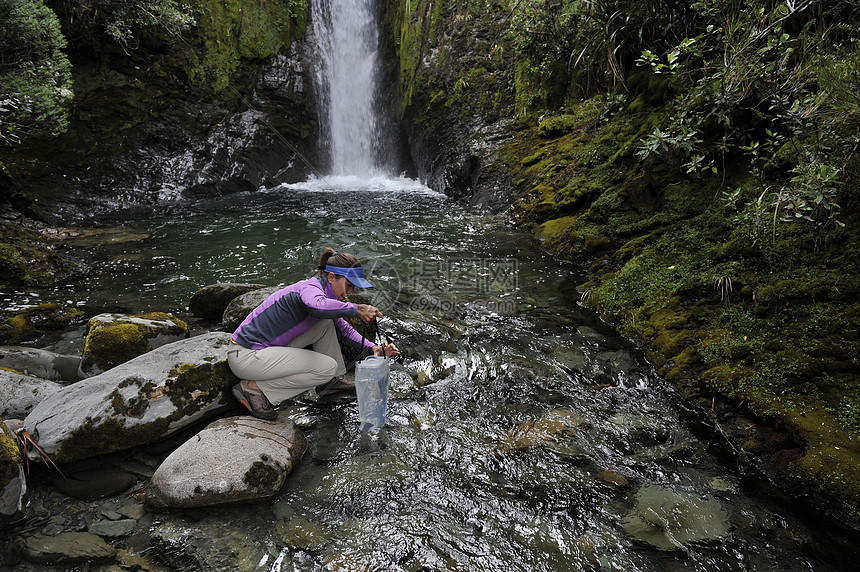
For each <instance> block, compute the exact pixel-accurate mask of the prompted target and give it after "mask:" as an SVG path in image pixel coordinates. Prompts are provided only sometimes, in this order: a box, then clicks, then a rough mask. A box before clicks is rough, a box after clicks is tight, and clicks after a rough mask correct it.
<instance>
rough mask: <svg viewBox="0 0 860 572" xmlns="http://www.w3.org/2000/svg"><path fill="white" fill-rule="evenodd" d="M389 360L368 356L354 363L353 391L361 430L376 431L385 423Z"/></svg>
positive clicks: (366, 431)
mask: <svg viewBox="0 0 860 572" xmlns="http://www.w3.org/2000/svg"><path fill="white" fill-rule="evenodd" d="M390 370H391V360H389V359H387V358H384V357H380V356H369V357H366V358H365V359H363V360H361V361H360V362H358V363H357V364H355V391H356V397H357V398H358V419H359V424H360V427H361V431H362V432H365V433H376V432H377V431H379V430H380V429H381V428H382V426H383V425H385V421H386V419H385V412H386V408H387V405H388V374H389V372H390Z"/></svg>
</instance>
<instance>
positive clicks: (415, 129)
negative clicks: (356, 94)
mask: <svg viewBox="0 0 860 572" xmlns="http://www.w3.org/2000/svg"><path fill="white" fill-rule="evenodd" d="M507 15H508V11H507V10H506V9H504V7H503V4H502V3H499V2H491V3H489V4H488V5H487V6H478V5H470V4H469V3H452V2H431V1H428V0H417V1H415V2H398V1H389V2H387V10H386V13H385V15H384V22H385V24H384V30H383V31H384V33H383V38H386V39H387V40H388V41H389V42H391V45H390V46H389V51H390V52H393V53H394V58H396V59H393V60H392V61H390V63H389V64H388V67H395V66H396V68H397V70H398V78H399V81H398V85H397V87H398V91H399V96H400V97H399V99H400V103H401V114H402V123H403V131H404V133H405V138H406V141H407V142H408V146H409V150H410V155H411V161H412V163H413V164H414V166H415V171H416V173H417V176H418V178H419V179H420V180H422V181H423V182H424V183H425V184H427V185H428V186H429V187H430V188H432V189H434V190H436V191H439V192H444V193H446V194H448V195H451V196H454V197H456V198H459V199H462V200H464V201H466V202H468V203H470V204H472V205H474V206H475V207H476V208H480V209H487V210H494V211H502V210H505V209H506V208H507V207H508V206H509V205H510V203H511V201H512V199H513V193H514V186H513V185H512V184H511V180H510V173H509V172H507V171H506V170H504V169H497V168H495V167H494V166H493V165H494V163H495V162H496V161H498V160H499V149H500V148H501V146H502V145H503V144H504V143H505V142H507V141H510V140H511V139H512V137H513V130H514V129H515V127H516V122H515V121H514V120H513V119H512V118H513V116H514V114H513V110H514V109H513V108H514V67H513V65H512V64H513V59H512V55H511V54H512V52H511V50H510V47H509V46H508V40H507V39H506V38H507V24H506V20H507Z"/></svg>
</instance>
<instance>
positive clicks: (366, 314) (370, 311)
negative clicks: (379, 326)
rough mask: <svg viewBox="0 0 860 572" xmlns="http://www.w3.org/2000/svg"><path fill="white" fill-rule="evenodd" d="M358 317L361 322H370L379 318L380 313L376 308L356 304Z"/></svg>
mask: <svg viewBox="0 0 860 572" xmlns="http://www.w3.org/2000/svg"><path fill="white" fill-rule="evenodd" d="M358 317H359V318H361V321H362V322H365V323H367V322H370V321H371V320H373V319H374V318H381V317H382V312H380V311H379V308H377V307H376V306H371V305H370V304H358Z"/></svg>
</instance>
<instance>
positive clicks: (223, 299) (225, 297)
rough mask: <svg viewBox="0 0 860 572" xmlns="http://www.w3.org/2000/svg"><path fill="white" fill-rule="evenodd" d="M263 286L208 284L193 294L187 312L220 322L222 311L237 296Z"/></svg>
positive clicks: (225, 283) (226, 283) (263, 285)
mask: <svg viewBox="0 0 860 572" xmlns="http://www.w3.org/2000/svg"><path fill="white" fill-rule="evenodd" d="M265 287H266V285H265V284H235V283H232V282H219V283H218V284H210V285H209V286H205V287H203V288H201V289H200V290H198V291H197V292H195V293H194V294H193V295H192V296H191V299H190V300H189V301H188V310H189V311H190V312H191V313H192V314H194V315H195V316H198V317H200V318H204V319H207V320H221V318H222V317H223V316H224V310H226V309H227V306H228V305H229V304H230V302H231V301H232V300H233V298H236V297H237V296H241V295H242V294H246V293H248V292H252V291H254V290H259V289H261V288H265Z"/></svg>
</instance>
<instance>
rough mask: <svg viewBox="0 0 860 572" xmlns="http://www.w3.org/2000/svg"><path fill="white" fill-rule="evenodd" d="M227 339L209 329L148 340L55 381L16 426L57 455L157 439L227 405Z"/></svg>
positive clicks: (76, 455) (64, 458)
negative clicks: (110, 363)
mask: <svg viewBox="0 0 860 572" xmlns="http://www.w3.org/2000/svg"><path fill="white" fill-rule="evenodd" d="M229 343H230V336H229V335H228V334H226V333H224V332H210V333H208V334H204V335H201V336H196V337H193V338H190V339H187V340H180V341H177V342H173V343H171V344H167V345H165V346H161V347H159V348H156V349H154V350H152V351H150V352H148V353H145V354H143V355H142V356H139V357H137V358H135V359H133V360H131V361H128V362H126V363H124V364H122V365H119V366H117V367H115V368H113V369H111V370H109V371H106V372H104V373H102V374H99V375H96V376H94V377H90V378H88V379H84V380H82V381H79V382H78V383H75V384H74V385H69V386H66V387H63V388H62V389H61V390H60V391H58V392H56V393H54V394H53V395H51V396H50V397H48V398H47V399H45V400H43V401H42V402H41V403H39V404H38V405H37V406H36V407H35V408H33V411H32V412H30V414H29V415H28V416H27V418H26V419H24V426H25V427H26V429H27V431H29V432H30V434H31V435H33V436H34V437H35V438H36V439H37V440H38V443H39V445H40V446H41V447H42V448H43V449H44V450H45V451H46V452H47V454H48V455H50V456H51V458H52V459H53V460H54V461H55V462H57V463H64V462H69V461H73V460H77V459H85V458H89V457H93V456H96V455H101V454H104V453H110V452H112V451H118V450H121V449H127V448H130V447H134V446H137V445H142V444H145V443H151V442H154V441H158V440H161V439H163V438H164V437H166V436H167V435H170V434H172V433H175V432H176V431H178V430H180V429H182V428H184V427H187V426H188V425H191V424H192V423H195V422H197V421H200V420H201V419H204V418H207V417H210V416H213V415H216V414H217V413H219V412H221V411H224V410H226V409H229V408H231V407H235V405H236V402H235V400H234V399H233V397H232V396H230V387H231V386H232V385H233V384H234V383H236V382H237V381H238V380H237V378H236V376H235V375H233V373H232V372H231V371H230V368H229V366H228V365H227V360H226V358H227V352H226V349H227V346H228V345H229ZM34 458H35V457H34Z"/></svg>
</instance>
